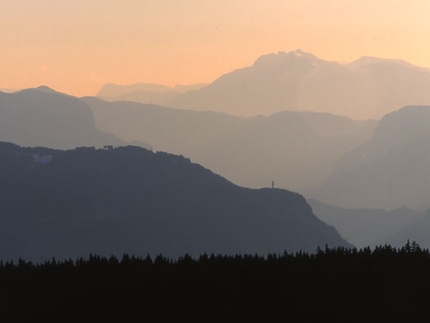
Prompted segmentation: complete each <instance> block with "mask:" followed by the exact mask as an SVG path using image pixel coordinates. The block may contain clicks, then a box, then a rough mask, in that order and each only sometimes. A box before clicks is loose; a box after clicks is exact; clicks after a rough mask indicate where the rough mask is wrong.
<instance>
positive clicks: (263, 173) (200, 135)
mask: <svg viewBox="0 0 430 323" xmlns="http://www.w3.org/2000/svg"><path fill="white" fill-rule="evenodd" d="M83 100H84V101H85V102H86V103H87V104H88V105H89V106H90V107H91V110H92V111H93V114H94V119H95V124H96V126H97V127H98V128H99V129H101V130H103V131H105V132H109V133H113V134H115V135H116V136H118V137H119V138H121V139H122V140H125V141H132V140H140V141H146V142H150V143H151V145H152V146H153V147H154V148H155V149H156V150H162V151H169V152H172V153H177V154H183V155H186V156H188V157H190V158H191V159H192V160H193V161H195V162H197V163H199V164H202V165H203V166H205V167H208V168H209V169H211V170H213V171H215V172H216V173H219V174H221V175H222V176H225V177H227V178H228V179H229V180H231V181H233V182H234V183H237V184H239V185H243V186H247V187H266V186H268V185H270V182H271V181H272V180H274V181H275V185H276V186H277V187H283V188H286V189H290V190H295V191H301V190H302V189H305V188H306V189H308V188H310V187H315V186H318V185H321V184H322V183H323V181H324V180H325V179H326V178H327V176H328V175H329V174H330V172H331V170H332V167H333V165H334V163H335V162H336V161H337V160H338V159H339V158H340V157H341V156H343V155H344V154H345V153H347V152H348V151H349V150H351V149H353V148H354V147H356V146H358V145H360V144H362V143H364V142H365V141H366V140H368V139H369V138H370V136H371V135H372V131H373V129H374V127H375V125H376V122H374V121H354V120H351V119H348V118H346V117H339V116H334V115H330V114H323V113H311V112H286V111H284V112H280V113H277V114H274V115H271V116H268V117H263V116H257V117H247V118H245V117H235V116H230V115H226V114H221V113H215V112H208V111H206V112H203V111H201V112H197V111H190V110H179V109H171V108H163V107H159V106H153V105H142V104H139V103H132V102H106V101H102V100H100V99H97V98H92V97H87V98H83Z"/></svg>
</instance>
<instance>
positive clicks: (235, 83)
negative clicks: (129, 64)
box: [120, 50, 430, 119]
mask: <svg viewBox="0 0 430 323" xmlns="http://www.w3.org/2000/svg"><path fill="white" fill-rule="evenodd" d="M429 88H430V70H428V69H425V68H420V67H417V66H413V65H411V64H408V63H406V62H404V61H402V60H393V59H380V58H374V57H362V58H360V59H358V60H356V61H354V62H352V63H349V64H340V63H337V62H332V61H327V60H323V59H319V58H317V57H315V56H314V55H312V54H309V53H305V52H303V51H300V50H296V51H293V52H289V53H285V52H279V53H277V54H268V55H263V56H261V57H260V58H258V59H257V60H256V61H255V63H254V64H253V65H252V66H250V67H245V68H242V69H238V70H235V71H232V72H230V73H228V74H225V75H222V76H221V77H219V78H218V79H217V80H215V81H214V82H213V83H211V84H209V85H207V86H204V87H202V88H201V89H197V90H193V91H188V92H186V93H183V94H179V95H174V96H171V95H166V96H164V97H163V95H162V94H160V95H158V96H157V97H152V98H150V97H145V98H140V97H139V95H137V93H134V94H133V95H124V96H122V97H121V98H120V99H121V100H128V101H137V102H143V103H153V104H158V105H164V106H169V107H174V108H181V109H191V110H210V111H218V112H224V113H228V114H233V115H240V116H254V115H258V114H264V115H271V114H273V113H276V112H279V111H284V110H288V111H307V110H309V111H316V112H329V113H333V114H336V115H345V116H348V117H350V118H354V119H380V118H381V117H382V116H383V115H385V114H386V113H388V112H392V111H395V110H397V109H399V108H401V107H402V106H405V105H410V104H415V105H420V104H428V103H429V102H430V91H429ZM151 99H152V101H151Z"/></svg>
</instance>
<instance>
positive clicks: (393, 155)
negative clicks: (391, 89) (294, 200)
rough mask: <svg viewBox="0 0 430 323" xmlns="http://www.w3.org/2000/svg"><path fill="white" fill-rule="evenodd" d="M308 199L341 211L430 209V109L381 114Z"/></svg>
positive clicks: (310, 193) (427, 107)
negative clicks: (372, 128) (369, 134)
mask: <svg viewBox="0 0 430 323" xmlns="http://www.w3.org/2000/svg"><path fill="white" fill-rule="evenodd" d="M306 195H307V196H309V197H313V198H316V199H318V200H320V201H323V202H325V203H328V204H332V205H338V206H342V207H344V208H384V209H387V210H390V209H396V208H399V207H402V206H407V207H409V208H413V209H417V210H420V211H425V210H426V209H428V208H430V106H408V107H404V108H402V109H400V110H399V111H396V112H392V113H390V114H387V115H386V116H384V117H383V118H382V119H381V121H380V122H379V124H378V127H377V128H376V129H375V132H374V134H373V136H372V138H371V139H370V140H369V141H368V142H366V143H365V144H363V145H361V146H359V147H357V148H355V149H353V150H352V151H351V152H349V153H348V154H346V155H345V156H344V157H343V158H342V159H340V160H339V162H338V163H337V164H336V166H335V167H334V169H333V172H332V174H331V176H330V177H329V178H328V179H327V181H326V182H325V184H324V185H323V186H321V187H320V188H319V189H316V190H313V191H311V192H307V193H306Z"/></svg>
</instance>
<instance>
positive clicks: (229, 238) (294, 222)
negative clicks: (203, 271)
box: [0, 143, 350, 261]
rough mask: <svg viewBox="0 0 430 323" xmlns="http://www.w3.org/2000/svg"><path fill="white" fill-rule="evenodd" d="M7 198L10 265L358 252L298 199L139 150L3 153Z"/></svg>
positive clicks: (4, 250) (2, 229)
mask: <svg viewBox="0 0 430 323" xmlns="http://www.w3.org/2000/svg"><path fill="white" fill-rule="evenodd" d="M0 196H1V203H0V215H1V217H0V222H1V223H0V258H1V259H4V260H5V259H11V258H14V259H16V258H17V257H22V258H25V259H27V260H37V261H41V260H43V259H51V258H52V257H53V256H55V257H58V258H68V257H72V258H75V257H81V256H86V255H89V254H90V253H96V254H100V255H106V256H109V255H111V254H115V255H122V254H123V253H124V252H127V253H129V254H136V255H146V254H147V253H149V254H152V255H157V254H160V253H162V254H163V255H164V256H167V257H177V256H180V255H183V254H185V253H189V254H190V255H193V256H197V255H199V254H201V253H204V252H206V253H212V252H213V253H222V254H235V253H256V252H257V253H259V254H267V253H269V252H275V253H282V252H283V251H284V250H285V249H286V250H288V251H291V252H293V251H298V250H303V251H311V252H314V251H315V250H316V248H317V246H322V247H323V246H324V245H325V244H328V245H330V246H350V245H349V244H348V243H347V242H346V241H345V240H344V239H342V238H341V237H340V235H339V234H338V233H337V231H336V230H335V229H334V228H333V227H330V226H328V225H326V224H325V223H324V222H322V221H321V220H319V219H318V218H316V217H315V215H314V214H313V213H312V209H311V208H310V206H309V205H308V204H307V202H306V200H305V199H304V198H303V197H302V196H301V195H299V194H297V193H292V192H289V191H286V190H281V189H260V190H252V189H247V188H243V187H239V186H236V185H234V184H232V183H231V182H229V181H227V180H226V179H224V178H223V177H221V176H218V175H216V174H214V173H212V172H211V171H209V170H207V169H205V168H203V167H201V166H199V165H197V164H193V163H191V162H190V161H189V160H188V159H186V158H184V157H182V156H175V155H171V154H167V153H162V152H157V153H153V152H151V151H149V150H146V149H144V148H139V147H134V146H128V147H118V148H109V149H95V148H77V149H74V150H67V151H62V150H53V149H48V148H40V147H39V148H21V147H19V146H17V145H14V144H11V143H0Z"/></svg>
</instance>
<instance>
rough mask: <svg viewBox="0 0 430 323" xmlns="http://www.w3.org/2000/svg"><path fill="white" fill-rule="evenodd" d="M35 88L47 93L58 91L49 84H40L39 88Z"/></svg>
mask: <svg viewBox="0 0 430 323" xmlns="http://www.w3.org/2000/svg"><path fill="white" fill-rule="evenodd" d="M35 90H37V91H40V92H45V93H57V91H55V90H54V89H51V88H50V87H49V86H46V85H41V86H38V87H37V88H35Z"/></svg>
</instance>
